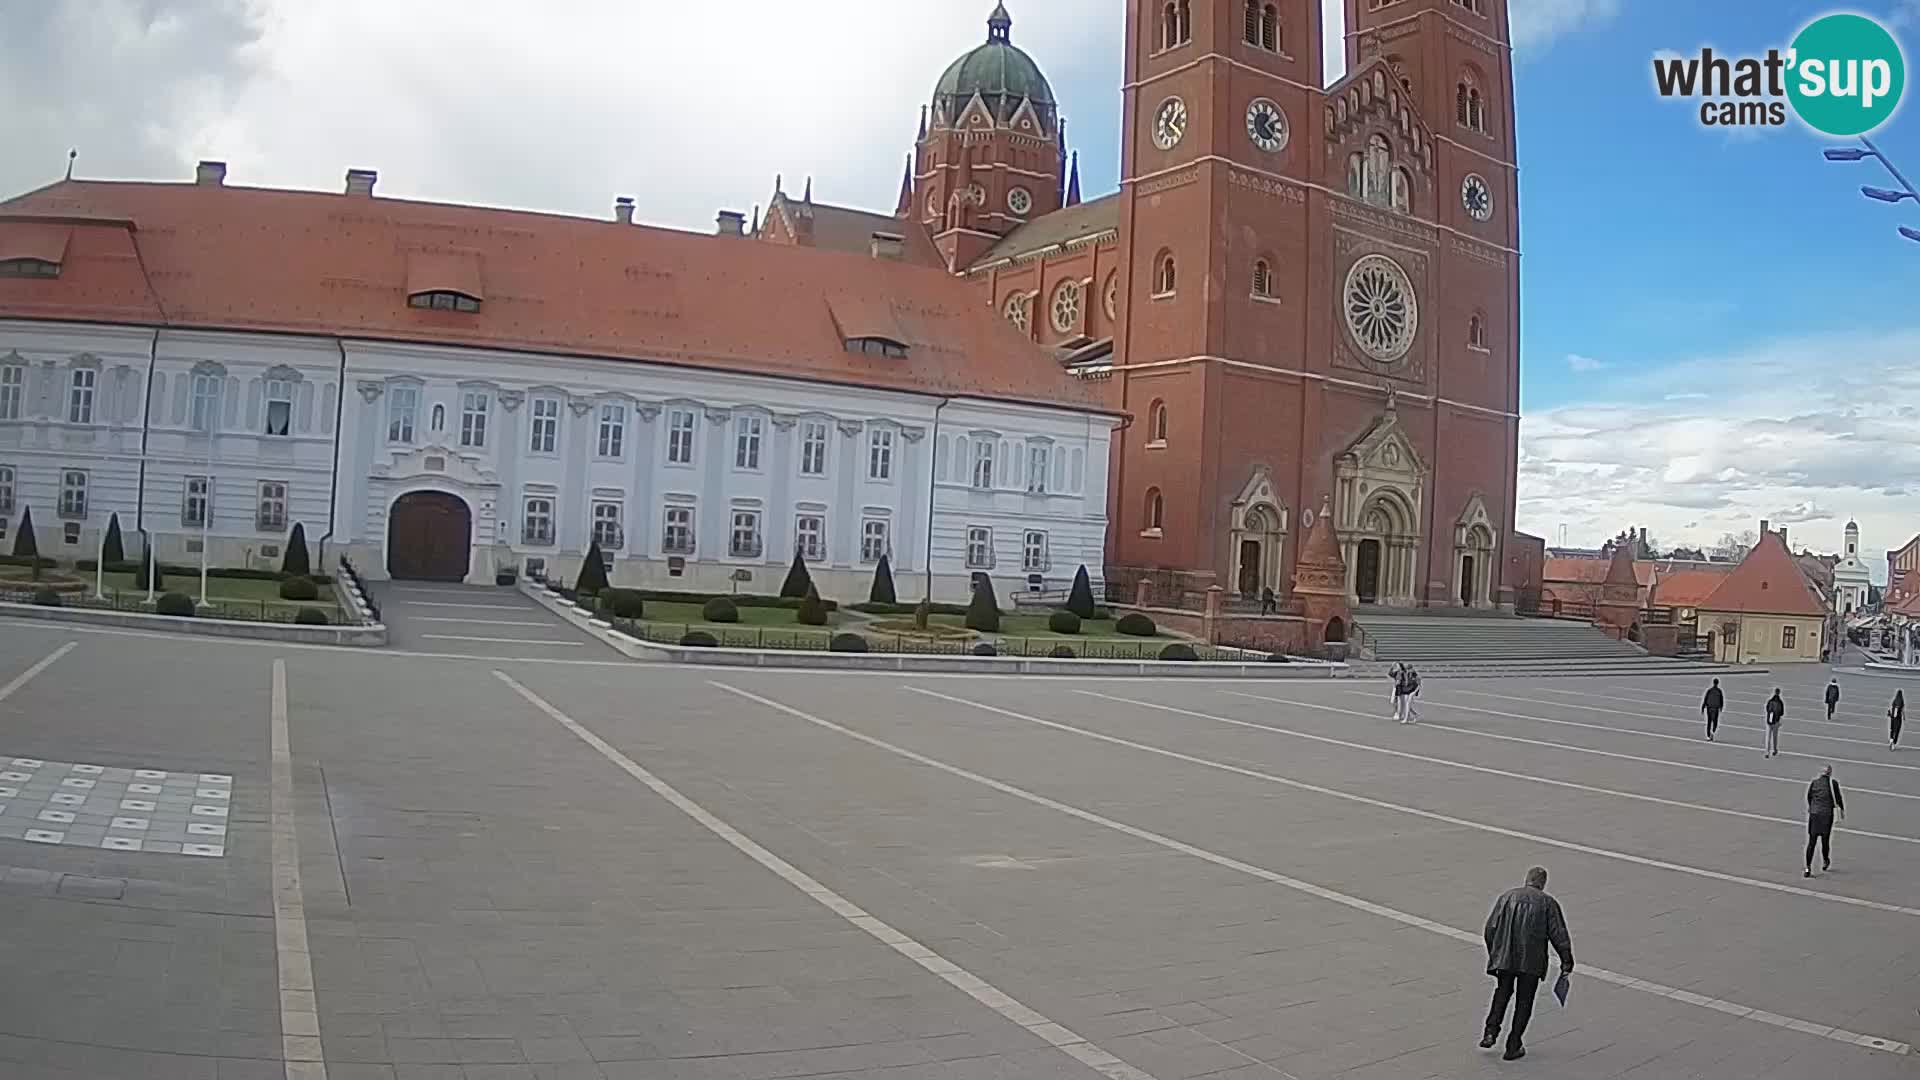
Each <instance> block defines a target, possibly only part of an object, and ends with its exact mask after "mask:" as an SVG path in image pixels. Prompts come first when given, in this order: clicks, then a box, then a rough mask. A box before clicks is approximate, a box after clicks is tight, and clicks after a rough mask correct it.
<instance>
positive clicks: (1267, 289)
mask: <svg viewBox="0 0 1920 1080" xmlns="http://www.w3.org/2000/svg"><path fill="white" fill-rule="evenodd" d="M1253 295H1255V296H1261V297H1271V296H1272V295H1273V264H1271V263H1269V262H1267V260H1265V259H1255V260H1253Z"/></svg>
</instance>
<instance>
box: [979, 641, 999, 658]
mask: <svg viewBox="0 0 1920 1080" xmlns="http://www.w3.org/2000/svg"><path fill="white" fill-rule="evenodd" d="M973 655H975V656H999V655H1000V650H999V649H996V648H994V647H993V642H991V641H983V642H981V643H980V644H978V645H975V646H974V647H973Z"/></svg>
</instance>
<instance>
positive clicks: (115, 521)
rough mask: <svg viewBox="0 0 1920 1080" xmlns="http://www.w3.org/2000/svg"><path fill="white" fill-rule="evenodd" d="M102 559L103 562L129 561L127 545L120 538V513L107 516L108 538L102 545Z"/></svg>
mask: <svg viewBox="0 0 1920 1080" xmlns="http://www.w3.org/2000/svg"><path fill="white" fill-rule="evenodd" d="M100 561H101V562H103V563H123V562H126V561H127V546H126V543H125V542H124V541H122V540H121V539H120V515H119V514H118V513H114V514H109V515H108V516H107V539H106V541H105V542H104V543H102V544H101V545H100Z"/></svg>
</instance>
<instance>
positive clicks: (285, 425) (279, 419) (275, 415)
mask: <svg viewBox="0 0 1920 1080" xmlns="http://www.w3.org/2000/svg"><path fill="white" fill-rule="evenodd" d="M292 430H293V383H292V382H291V381H289V380H287V379H268V380H267V434H269V435H287V434H291V433H292Z"/></svg>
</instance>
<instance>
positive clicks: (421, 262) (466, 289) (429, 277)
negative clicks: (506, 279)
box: [407, 251, 487, 300]
mask: <svg viewBox="0 0 1920 1080" xmlns="http://www.w3.org/2000/svg"><path fill="white" fill-rule="evenodd" d="M428 292H452V293H459V294H460V295H462V296H471V297H473V298H474V299H475V300H485V299H486V298H487V294H486V291H485V290H484V289H482V288H481V287H480V256H478V255H474V254H472V253H469V252H439V253H435V252H427V251H415V252H412V253H411V254H409V255H408V256H407V295H408V296H418V295H420V294H421V293H428Z"/></svg>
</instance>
